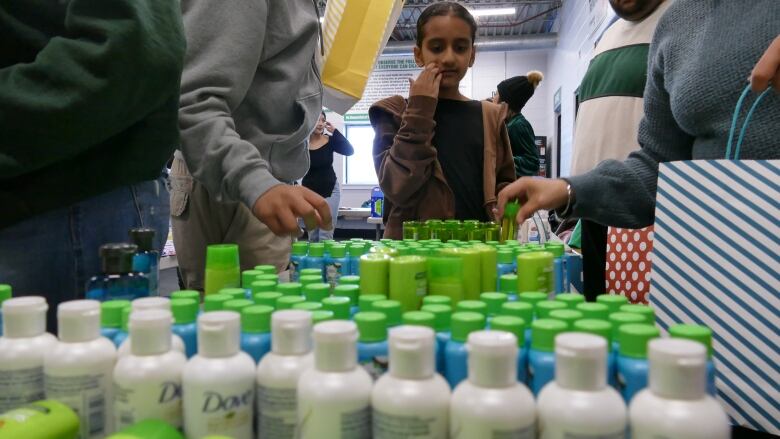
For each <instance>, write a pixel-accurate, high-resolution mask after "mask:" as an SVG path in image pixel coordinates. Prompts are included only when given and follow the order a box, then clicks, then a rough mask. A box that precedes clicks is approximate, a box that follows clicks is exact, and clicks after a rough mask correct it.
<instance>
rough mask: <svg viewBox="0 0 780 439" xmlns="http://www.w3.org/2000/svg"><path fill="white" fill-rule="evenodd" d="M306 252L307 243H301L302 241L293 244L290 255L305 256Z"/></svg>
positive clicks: (307, 248)
mask: <svg viewBox="0 0 780 439" xmlns="http://www.w3.org/2000/svg"><path fill="white" fill-rule="evenodd" d="M308 252H309V243H308V242H303V241H298V242H293V245H292V254H294V255H296V256H306V253H308Z"/></svg>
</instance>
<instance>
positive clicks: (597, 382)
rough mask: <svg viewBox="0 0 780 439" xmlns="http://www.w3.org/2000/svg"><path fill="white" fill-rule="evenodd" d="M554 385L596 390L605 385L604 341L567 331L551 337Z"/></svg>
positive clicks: (602, 338) (590, 335)
mask: <svg viewBox="0 0 780 439" xmlns="http://www.w3.org/2000/svg"><path fill="white" fill-rule="evenodd" d="M555 382H556V383H557V384H558V385H559V386H561V387H562V388H564V389H570V390H586V391H596V390H601V389H603V388H605V387H606V386H607V341H606V339H605V338H604V337H600V336H598V335H593V334H584V333H579V332H568V333H563V334H559V335H558V336H556V337H555Z"/></svg>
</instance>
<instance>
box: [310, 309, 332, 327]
mask: <svg viewBox="0 0 780 439" xmlns="http://www.w3.org/2000/svg"><path fill="white" fill-rule="evenodd" d="M333 319H334V316H333V311H326V310H324V309H318V310H316V311H313V312H312V313H311V322H312V324H313V325H316V324H317V323H320V322H325V321H327V320H333Z"/></svg>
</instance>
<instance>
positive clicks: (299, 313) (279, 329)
mask: <svg viewBox="0 0 780 439" xmlns="http://www.w3.org/2000/svg"><path fill="white" fill-rule="evenodd" d="M271 350H272V351H273V352H274V353H275V354H278V355H304V354H307V353H309V352H311V312H309V311H303V310H292V309H289V310H283V311H277V312H275V313H273V314H272V315H271Z"/></svg>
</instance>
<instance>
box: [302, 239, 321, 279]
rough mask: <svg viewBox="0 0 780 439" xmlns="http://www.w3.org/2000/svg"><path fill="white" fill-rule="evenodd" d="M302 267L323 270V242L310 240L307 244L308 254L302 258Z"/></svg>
mask: <svg viewBox="0 0 780 439" xmlns="http://www.w3.org/2000/svg"><path fill="white" fill-rule="evenodd" d="M303 261H304V262H303V265H304V267H303V268H315V269H319V270H320V272H323V271H325V244H323V243H321V242H312V243H311V244H309V254H308V255H306V257H305V258H304V259H303Z"/></svg>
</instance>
